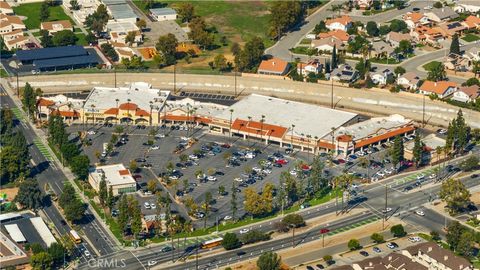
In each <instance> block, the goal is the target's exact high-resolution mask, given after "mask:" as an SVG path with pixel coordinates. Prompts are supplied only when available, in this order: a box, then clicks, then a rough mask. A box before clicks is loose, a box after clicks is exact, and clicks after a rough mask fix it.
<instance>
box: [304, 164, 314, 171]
mask: <svg viewBox="0 0 480 270" xmlns="http://www.w3.org/2000/svg"><path fill="white" fill-rule="evenodd" d="M311 169H312V168H311V167H310V166H308V165H307V164H303V165H302V170H304V171H310V170H311Z"/></svg>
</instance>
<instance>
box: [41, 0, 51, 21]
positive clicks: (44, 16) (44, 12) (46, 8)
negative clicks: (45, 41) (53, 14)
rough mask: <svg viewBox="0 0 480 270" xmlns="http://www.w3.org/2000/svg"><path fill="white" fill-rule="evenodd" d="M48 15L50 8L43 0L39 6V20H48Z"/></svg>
mask: <svg viewBox="0 0 480 270" xmlns="http://www.w3.org/2000/svg"><path fill="white" fill-rule="evenodd" d="M48 17H50V10H49V5H48V3H47V1H45V2H43V3H42V5H41V6H40V21H41V22H46V21H48Z"/></svg>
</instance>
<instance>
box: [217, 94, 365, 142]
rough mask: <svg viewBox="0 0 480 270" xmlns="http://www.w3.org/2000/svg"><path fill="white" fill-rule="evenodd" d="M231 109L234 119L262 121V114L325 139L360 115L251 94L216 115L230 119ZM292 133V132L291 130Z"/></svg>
mask: <svg viewBox="0 0 480 270" xmlns="http://www.w3.org/2000/svg"><path fill="white" fill-rule="evenodd" d="M230 109H233V114H232V118H233V119H237V118H239V119H242V120H248V117H251V118H252V121H257V122H260V120H261V119H262V115H264V116H265V123H266V124H271V125H277V126H282V127H284V128H288V129H289V130H291V126H292V124H293V125H295V128H294V129H293V131H294V133H295V135H296V136H301V134H303V136H304V137H305V136H307V135H311V136H312V137H315V136H317V137H318V138H321V137H323V136H325V135H326V134H327V133H329V132H331V128H332V127H335V128H338V127H340V126H342V125H343V124H345V123H346V122H348V121H350V120H351V119H352V118H354V117H355V116H357V114H355V113H350V112H344V111H339V110H334V109H330V108H325V107H320V106H317V105H312V104H307V103H301V102H296V101H290V100H286V99H280V98H274V97H268V96H263V95H258V94H251V95H249V96H247V97H245V98H243V99H241V100H240V101H238V102H237V103H235V104H233V105H232V106H230V107H229V108H227V109H226V110H223V111H221V112H219V113H218V114H217V115H214V117H217V118H221V119H230ZM289 134H290V133H289Z"/></svg>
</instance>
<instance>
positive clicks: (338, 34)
mask: <svg viewBox="0 0 480 270" xmlns="http://www.w3.org/2000/svg"><path fill="white" fill-rule="evenodd" d="M317 37H318V38H319V39H324V38H330V37H333V38H336V39H338V40H341V41H343V42H347V41H348V39H349V38H350V35H349V34H347V32H345V31H343V30H335V31H329V32H326V33H320V34H318V35H317Z"/></svg>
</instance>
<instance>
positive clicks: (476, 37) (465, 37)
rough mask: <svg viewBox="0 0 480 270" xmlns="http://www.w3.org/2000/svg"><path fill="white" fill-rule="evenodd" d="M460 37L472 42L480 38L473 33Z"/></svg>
mask: <svg viewBox="0 0 480 270" xmlns="http://www.w3.org/2000/svg"><path fill="white" fill-rule="evenodd" d="M462 39H463V40H465V41H466V42H473V41H477V40H480V36H478V35H474V34H467V35H465V36H464V37H462Z"/></svg>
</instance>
